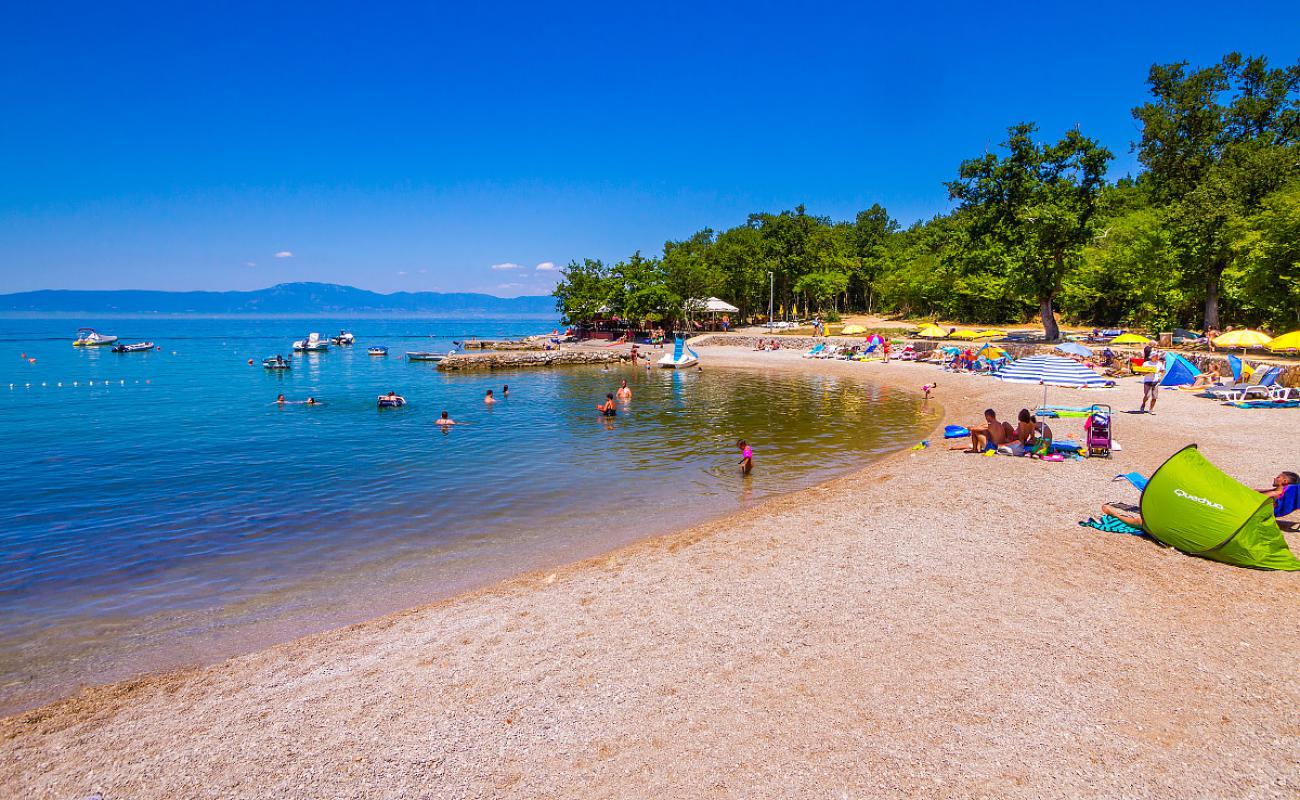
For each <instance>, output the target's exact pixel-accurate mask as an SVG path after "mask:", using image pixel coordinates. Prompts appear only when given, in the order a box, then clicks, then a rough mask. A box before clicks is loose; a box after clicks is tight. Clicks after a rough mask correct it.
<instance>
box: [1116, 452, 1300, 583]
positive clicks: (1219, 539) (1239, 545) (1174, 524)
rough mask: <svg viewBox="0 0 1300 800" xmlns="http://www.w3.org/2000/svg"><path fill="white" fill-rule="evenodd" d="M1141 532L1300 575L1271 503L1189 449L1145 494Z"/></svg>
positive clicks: (1213, 555)
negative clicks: (1296, 572)
mask: <svg viewBox="0 0 1300 800" xmlns="http://www.w3.org/2000/svg"><path fill="white" fill-rule="evenodd" d="M1140 502H1141V508H1142V522H1143V525H1142V527H1143V528H1144V529H1145V530H1146V532H1147V533H1149V534H1151V535H1152V536H1154V537H1155V538H1157V539H1159V540H1160V541H1161V542H1164V543H1165V544H1167V545H1169V546H1170V547H1176V548H1178V549H1179V550H1182V551H1183V552H1184V553H1190V554H1191V555H1194V556H1203V557H1204V558H1210V559H1213V560H1215V561H1222V562H1224V563H1226V564H1236V565H1238V566H1242V567H1256V568H1259V569H1285V570H1300V561H1298V560H1296V557H1295V556H1294V555H1292V554H1291V551H1290V549H1288V548H1287V546H1286V538H1285V537H1284V536H1282V530H1281V529H1280V528H1278V526H1277V521H1276V520H1275V519H1274V518H1273V501H1272V500H1271V499H1269V498H1267V497H1265V496H1264V495H1262V494H1260V493H1259V492H1256V491H1254V490H1253V489H1250V488H1249V487H1246V486H1243V485H1241V484H1240V483H1238V482H1237V481H1235V480H1233V479H1232V478H1231V477H1229V476H1228V475H1225V474H1224V473H1223V471H1222V470H1220V469H1219V468H1218V467H1216V466H1214V465H1213V464H1211V463H1210V462H1209V460H1208V459H1207V458H1206V457H1205V456H1203V455H1201V452H1200V451H1199V450H1197V449H1196V445H1194V444H1193V445H1188V446H1187V447H1184V448H1183V449H1182V450H1179V451H1178V452H1177V453H1174V454H1173V455H1172V456H1170V458H1169V460H1168V461H1166V462H1165V463H1164V464H1162V465H1160V469H1157V470H1156V471H1155V474H1153V475H1152V476H1151V478H1150V480H1148V481H1147V485H1146V488H1145V489H1143V490H1142V500H1141V501H1140Z"/></svg>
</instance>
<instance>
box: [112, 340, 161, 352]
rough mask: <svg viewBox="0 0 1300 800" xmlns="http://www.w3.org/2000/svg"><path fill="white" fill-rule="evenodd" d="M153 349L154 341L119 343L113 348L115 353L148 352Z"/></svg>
mask: <svg viewBox="0 0 1300 800" xmlns="http://www.w3.org/2000/svg"><path fill="white" fill-rule="evenodd" d="M152 349H153V342H135V343H134V344H119V345H117V346H116V347H114V348H113V352H114V353H147V352H148V351H150V350H152Z"/></svg>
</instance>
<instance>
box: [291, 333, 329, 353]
mask: <svg viewBox="0 0 1300 800" xmlns="http://www.w3.org/2000/svg"><path fill="white" fill-rule="evenodd" d="M293 349H294V350H296V351H298V352H299V353H319V352H321V351H323V350H328V349H330V343H329V342H327V341H325V340H324V339H322V338H320V334H319V333H316V332H315V331H313V332H312V333H310V334H308V336H307V338H306V339H299V340H298V341H296V342H294V343H293Z"/></svg>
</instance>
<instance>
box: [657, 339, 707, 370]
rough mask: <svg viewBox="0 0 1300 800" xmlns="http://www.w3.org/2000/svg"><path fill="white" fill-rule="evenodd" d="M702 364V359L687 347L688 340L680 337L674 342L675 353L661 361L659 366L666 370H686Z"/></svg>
mask: <svg viewBox="0 0 1300 800" xmlns="http://www.w3.org/2000/svg"><path fill="white" fill-rule="evenodd" d="M698 363H700V357H699V356H698V355H696V353H695V351H694V350H692V349H691V348H689V347H687V346H686V340H685V339H683V338H682V337H680V336H678V337H677V339H676V341H674V342H673V352H672V353H671V354H669V355H665V356H664V357H663V358H661V359H659V366H661V367H663V368H665V369H686V368H687V367H693V366H695V365H696V364H698Z"/></svg>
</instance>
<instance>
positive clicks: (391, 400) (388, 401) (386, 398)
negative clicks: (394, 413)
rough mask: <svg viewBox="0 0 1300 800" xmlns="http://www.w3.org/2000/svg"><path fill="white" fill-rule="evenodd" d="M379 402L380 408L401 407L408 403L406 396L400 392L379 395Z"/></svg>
mask: <svg viewBox="0 0 1300 800" xmlns="http://www.w3.org/2000/svg"><path fill="white" fill-rule="evenodd" d="M377 402H378V404H379V407H380V408H401V407H402V406H404V405H406V398H405V397H402V396H401V395H400V394H393V393H392V392H389V393H388V394H381V395H379V399H378V401H377Z"/></svg>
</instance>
